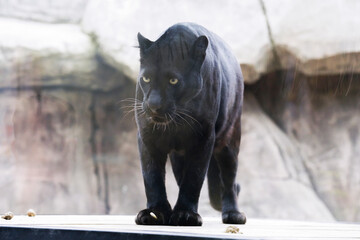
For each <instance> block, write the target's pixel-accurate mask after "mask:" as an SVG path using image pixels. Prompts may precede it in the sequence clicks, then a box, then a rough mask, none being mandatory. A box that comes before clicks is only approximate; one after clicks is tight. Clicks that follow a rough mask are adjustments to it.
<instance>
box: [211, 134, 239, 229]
mask: <svg viewBox="0 0 360 240" xmlns="http://www.w3.org/2000/svg"><path fill="white" fill-rule="evenodd" d="M240 134H241V130H240V127H239V128H236V129H234V130H233V134H232V139H231V140H230V141H227V144H225V145H223V146H222V147H221V148H218V149H217V151H216V152H214V156H215V159H216V162H217V164H218V167H219V170H220V179H221V183H222V193H221V205H222V220H223V223H231V224H245V222H246V217H245V215H244V213H241V212H240V211H239V209H238V204H237V197H238V194H239V191H240V185H239V184H237V183H236V182H235V180H236V172H237V167H238V153H239V146H240Z"/></svg>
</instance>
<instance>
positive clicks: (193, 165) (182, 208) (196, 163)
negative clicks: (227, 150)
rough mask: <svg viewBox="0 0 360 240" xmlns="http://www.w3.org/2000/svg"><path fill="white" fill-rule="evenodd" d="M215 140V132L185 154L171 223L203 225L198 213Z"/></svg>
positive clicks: (178, 177)
mask: <svg viewBox="0 0 360 240" xmlns="http://www.w3.org/2000/svg"><path fill="white" fill-rule="evenodd" d="M214 142H215V134H214V133H213V134H210V137H208V138H205V137H204V138H203V139H202V141H200V143H199V144H197V145H196V146H193V147H192V148H191V149H190V150H189V151H187V152H186V153H185V156H184V164H185V166H184V171H183V172H182V176H177V179H179V181H178V183H179V188H180V190H179V196H178V200H177V202H176V204H175V207H174V209H173V212H172V214H171V217H170V221H169V224H170V225H176V226H201V225H202V219H201V216H200V215H199V214H198V212H197V211H198V202H199V196H200V190H201V187H202V184H203V182H204V178H205V175H206V172H207V169H208V166H209V162H210V157H211V154H212V151H213V147H214Z"/></svg>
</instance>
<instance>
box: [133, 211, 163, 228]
mask: <svg viewBox="0 0 360 240" xmlns="http://www.w3.org/2000/svg"><path fill="white" fill-rule="evenodd" d="M168 218H169V217H168V214H166V213H162V212H160V211H157V210H154V209H148V208H147V209H144V210H141V211H140V212H139V213H138V215H137V216H136V219H135V222H136V224H138V225H166V224H167V223H168Z"/></svg>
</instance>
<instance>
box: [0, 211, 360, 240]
mask: <svg viewBox="0 0 360 240" xmlns="http://www.w3.org/2000/svg"><path fill="white" fill-rule="evenodd" d="M134 218H135V216H116V215H76V216H75V215H74V216H72V215H57V216H55V215H53V216H50V215H42V216H36V217H33V218H30V217H27V216H15V217H14V218H13V219H12V220H4V219H1V221H0V239H2V240H12V239H77V240H78V239H86V240H92V239H329V238H331V239H340V238H341V239H360V225H358V224H347V223H319V222H301V221H285V220H271V219H267V220H265V219H249V220H248V223H247V224H246V225H236V227H238V228H239V233H226V232H225V231H226V229H227V228H228V227H229V226H230V225H228V224H222V223H221V222H220V219H218V218H204V225H203V226H202V227H173V226H138V225H136V224H135V223H134ZM234 226H235V225H234Z"/></svg>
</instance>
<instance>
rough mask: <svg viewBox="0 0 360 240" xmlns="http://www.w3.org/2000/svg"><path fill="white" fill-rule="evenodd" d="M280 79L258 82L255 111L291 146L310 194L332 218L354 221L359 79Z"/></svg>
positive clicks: (359, 162) (359, 190) (359, 169)
mask: <svg viewBox="0 0 360 240" xmlns="http://www.w3.org/2000/svg"><path fill="white" fill-rule="evenodd" d="M290 75H291V74H290ZM281 78H282V79H284V77H282V76H281V75H279V76H277V78H276V79H271V78H267V79H262V80H261V81H259V82H258V84H257V86H256V87H255V88H254V89H256V91H255V92H256V94H257V96H258V99H259V101H260V103H261V106H262V107H263V108H264V109H265V111H266V112H267V114H268V115H269V116H271V118H272V119H273V120H274V121H275V122H276V123H277V125H278V126H279V127H280V128H281V129H282V130H283V131H284V133H285V134H286V135H287V136H288V138H289V139H293V142H294V143H296V146H297V149H298V153H299V155H301V156H302V157H303V164H304V166H305V168H306V172H307V174H308V176H309V179H310V182H311V185H312V188H313V189H314V190H315V192H316V194H317V196H319V198H320V199H322V201H323V202H324V203H325V205H326V206H327V208H328V209H329V210H330V211H331V212H332V214H333V215H334V216H335V218H336V219H339V220H343V221H359V219H360V216H359V209H360V205H359V201H358V196H359V194H360V187H359V186H360V174H359V173H360V158H359V149H360V145H359V144H360V141H359V139H360V134H359V133H360V127H359V122H360V95H359V92H360V84H359V75H345V76H343V77H341V78H337V77H336V78H335V77H333V78H331V77H327V78H326V79H325V78H306V77H304V76H298V77H297V78H296V79H295V80H294V79H288V80H286V81H285V82H283V81H280V80H278V79H281ZM269 90H270V91H271V93H270V91H269ZM274 95H275V96H277V97H276V98H274V97H273V96H274ZM344 206H346V207H344Z"/></svg>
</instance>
